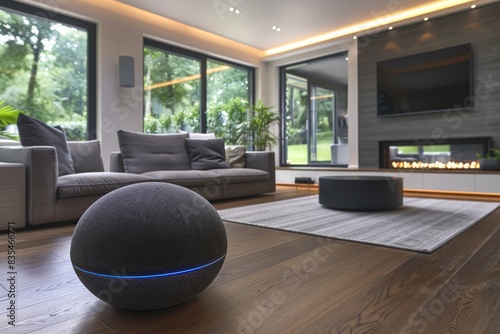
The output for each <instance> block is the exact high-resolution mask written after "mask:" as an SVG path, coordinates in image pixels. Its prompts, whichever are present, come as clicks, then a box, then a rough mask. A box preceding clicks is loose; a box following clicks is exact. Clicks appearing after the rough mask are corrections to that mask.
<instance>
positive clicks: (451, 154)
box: [379, 137, 491, 170]
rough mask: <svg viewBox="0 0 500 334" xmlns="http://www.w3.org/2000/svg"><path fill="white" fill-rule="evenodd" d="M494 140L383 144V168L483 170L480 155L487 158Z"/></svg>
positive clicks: (430, 140) (456, 139)
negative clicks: (480, 168)
mask: <svg viewBox="0 0 500 334" xmlns="http://www.w3.org/2000/svg"><path fill="white" fill-rule="evenodd" d="M490 147H491V138H490V137H479V138H447V139H442V138H441V139H440V140H439V141H437V140H432V139H429V140H425V139H423V140H420V139H419V140H394V141H381V142H379V165H380V168H389V169H441V170H443V169H449V170H457V169H459V170H477V169H479V167H480V166H479V162H478V154H479V155H486V154H487V153H488V152H489V150H490Z"/></svg>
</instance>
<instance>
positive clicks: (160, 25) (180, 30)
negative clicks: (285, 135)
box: [20, 0, 262, 166]
mask: <svg viewBox="0 0 500 334" xmlns="http://www.w3.org/2000/svg"><path fill="white" fill-rule="evenodd" d="M20 2H24V3H27V4H29V5H33V6H37V7H41V8H42V9H47V10H51V11H55V12H59V13H61V14H65V15H68V16H73V17H76V18H80V19H83V20H87V21H90V22H94V23H96V24H97V35H98V36H97V49H98V55H97V64H98V75H97V78H98V83H97V98H98V103H97V122H98V124H97V137H98V139H100V140H101V142H102V154H103V159H104V162H105V166H108V157H109V153H110V152H112V151H116V150H118V149H119V147H118V138H117V135H116V131H117V130H119V129H125V130H132V131H142V130H143V109H142V108H143V107H142V103H143V102H142V100H143V95H142V86H143V84H142V64H143V38H144V37H148V38H153V39H156V40H160V41H164V42H166V43H169V44H173V45H177V46H181V47H184V48H188V49H191V50H194V51H199V52H202V53H204V54H208V55H212V56H214V57H218V58H222V59H225V60H230V61H234V62H236V63H240V64H242V65H247V66H251V67H255V68H257V74H258V73H260V71H259V70H258V68H259V66H261V61H260V56H261V53H262V52H261V51H260V50H257V49H254V48H251V47H248V46H245V45H242V44H239V43H236V42H233V41H230V40H227V39H225V38H222V37H219V36H215V35H212V34H209V33H206V32H204V31H201V30H198V29H195V28H192V27H189V26H185V25H182V24H180V23H177V22H175V21H172V20H169V19H166V18H163V17H160V16H158V15H154V14H151V13H148V12H146V11H143V10H140V9H136V8H134V7H131V6H128V5H125V4H123V3H121V2H118V1H115V0H31V1H20ZM121 55H127V56H132V57H134V59H135V84H136V87H135V88H121V87H119V84H118V58H119V56H121ZM257 81H258V82H259V80H258V79H257ZM258 87H260V85H258Z"/></svg>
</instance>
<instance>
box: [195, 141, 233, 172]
mask: <svg viewBox="0 0 500 334" xmlns="http://www.w3.org/2000/svg"><path fill="white" fill-rule="evenodd" d="M186 147H187V149H188V152H189V158H190V159H191V169H197V170H205V169H217V168H230V167H231V166H230V165H229V164H228V163H227V162H226V156H225V151H224V139H222V138H219V139H186Z"/></svg>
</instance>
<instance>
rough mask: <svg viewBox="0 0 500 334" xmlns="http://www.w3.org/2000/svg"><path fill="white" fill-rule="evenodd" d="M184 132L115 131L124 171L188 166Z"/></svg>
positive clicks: (139, 172)
mask: <svg viewBox="0 0 500 334" xmlns="http://www.w3.org/2000/svg"><path fill="white" fill-rule="evenodd" d="M188 136H189V135H188V134H187V133H181V134H179V133H176V134H162V135H160V134H149V133H140V132H131V131H124V130H119V131H118V141H119V143H120V151H121V154H122V158H123V167H124V169H125V172H127V173H135V174H141V173H146V172H151V171H155V170H188V169H190V168H191V166H190V163H189V155H188V152H187V149H186V145H185V143H184V140H185V139H186V138H188Z"/></svg>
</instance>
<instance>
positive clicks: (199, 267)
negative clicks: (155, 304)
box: [74, 255, 226, 279]
mask: <svg viewBox="0 0 500 334" xmlns="http://www.w3.org/2000/svg"><path fill="white" fill-rule="evenodd" d="M225 257H226V256H225V255H223V256H221V257H220V258H218V259H217V260H215V261H212V262H210V263H207V264H204V265H202V266H198V267H194V268H190V269H185V270H178V271H172V272H166V273H161V274H154V275H123V276H120V275H108V274H100V273H95V272H92V271H89V270H85V269H82V268H79V267H77V266H74V267H75V268H76V269H78V270H80V271H82V272H84V273H87V274H90V275H94V276H100V277H107V278H122V279H145V278H159V277H167V276H175V275H181V274H186V273H190V272H193V271H196V270H200V269H203V268H206V267H208V266H211V265H212V264H214V263H217V262H219V261H221V260H222V259H224V258H225Z"/></svg>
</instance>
